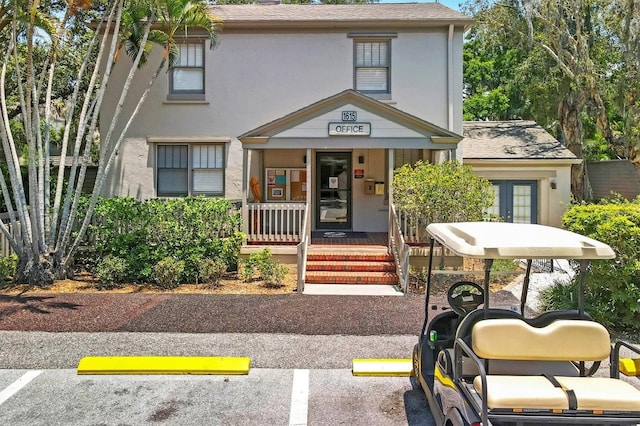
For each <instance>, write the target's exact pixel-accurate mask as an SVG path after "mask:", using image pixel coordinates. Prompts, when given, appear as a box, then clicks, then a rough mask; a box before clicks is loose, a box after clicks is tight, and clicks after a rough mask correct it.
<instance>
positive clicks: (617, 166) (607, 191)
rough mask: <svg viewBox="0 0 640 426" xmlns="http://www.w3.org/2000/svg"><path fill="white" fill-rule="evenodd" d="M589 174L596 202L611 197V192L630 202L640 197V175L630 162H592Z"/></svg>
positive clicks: (588, 168)
mask: <svg viewBox="0 0 640 426" xmlns="http://www.w3.org/2000/svg"><path fill="white" fill-rule="evenodd" d="M587 173H588V174H589V183H590V184H591V189H592V190H593V199H594V200H600V199H602V198H607V197H611V191H615V192H617V193H618V194H620V195H622V196H623V197H624V198H626V199H627V200H630V201H631V200H633V199H634V198H636V197H637V196H638V195H640V173H639V172H638V169H636V167H635V166H634V165H633V163H632V162H631V161H629V160H609V161H590V162H589V163H588V164H587Z"/></svg>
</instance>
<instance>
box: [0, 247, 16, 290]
mask: <svg viewBox="0 0 640 426" xmlns="http://www.w3.org/2000/svg"><path fill="white" fill-rule="evenodd" d="M17 269H18V256H17V255H16V254H10V255H9V256H2V257H0V283H3V282H7V281H10V280H11V279H12V278H13V277H14V276H15V275H16V270H17Z"/></svg>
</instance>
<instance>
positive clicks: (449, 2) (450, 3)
mask: <svg viewBox="0 0 640 426" xmlns="http://www.w3.org/2000/svg"><path fill="white" fill-rule="evenodd" d="M463 1H464V0H440V3H442V4H444V5H445V6H447V7H450V8H451V9H453V10H460V8H459V7H458V6H459V4H460V3H462V2H463ZM433 2H434V0H380V3H433Z"/></svg>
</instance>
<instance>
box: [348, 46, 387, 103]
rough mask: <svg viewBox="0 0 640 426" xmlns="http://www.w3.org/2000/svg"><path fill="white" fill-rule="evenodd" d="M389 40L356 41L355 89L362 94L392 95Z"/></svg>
mask: <svg viewBox="0 0 640 426" xmlns="http://www.w3.org/2000/svg"><path fill="white" fill-rule="evenodd" d="M390 50H391V49H390V41H389V40H375V41H374V40H366V41H361V40H356V41H355V64H354V68H355V77H354V78H355V89H356V90H357V91H359V92H362V93H373V94H376V93H379V94H388V93H391V89H390V82H391V78H390V75H391V58H390Z"/></svg>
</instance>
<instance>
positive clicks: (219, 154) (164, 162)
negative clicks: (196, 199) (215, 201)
mask: <svg viewBox="0 0 640 426" xmlns="http://www.w3.org/2000/svg"><path fill="white" fill-rule="evenodd" d="M156 153H157V161H156V177H157V193H158V196H159V197H176V196H185V195H197V194H206V195H216V196H223V195H224V171H225V164H224V144H190V145H158V146H157V150H156Z"/></svg>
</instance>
